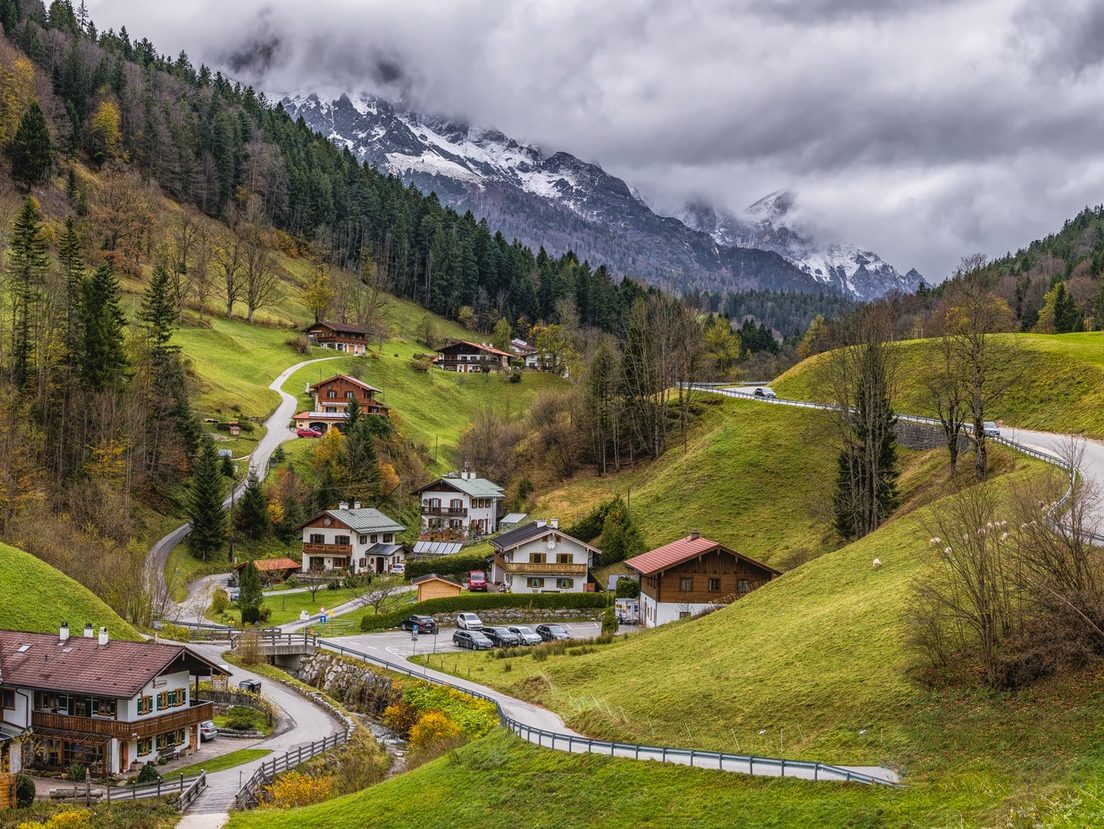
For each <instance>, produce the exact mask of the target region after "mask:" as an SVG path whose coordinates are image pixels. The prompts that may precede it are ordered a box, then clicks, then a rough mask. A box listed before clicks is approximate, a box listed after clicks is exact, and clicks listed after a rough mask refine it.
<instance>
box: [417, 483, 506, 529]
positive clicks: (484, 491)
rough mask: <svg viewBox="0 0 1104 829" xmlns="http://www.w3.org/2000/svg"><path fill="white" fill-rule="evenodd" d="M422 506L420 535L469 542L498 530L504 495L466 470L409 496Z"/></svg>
mask: <svg viewBox="0 0 1104 829" xmlns="http://www.w3.org/2000/svg"><path fill="white" fill-rule="evenodd" d="M411 494H412V495H414V497H416V498H418V499H419V500H420V501H421V502H422V533H423V534H429V535H451V536H454V537H459V538H471V537H478V536H484V535H490V534H491V533H494V532H497V530H498V516H499V512H500V510H501V507H502V501H503V499H504V498H505V493H504V492H503V491H502V487H500V486H499V485H498V484H496V483H495V482H494V481H488V480H487V479H486V478H480V477H478V476H477V475H476V474H475V473H474V472H471V471H469V470H467V469H465V470H463V471H462V472H459V473H455V472H453V473H449V474H448V475H444V476H442V477H440V478H438V479H437V480H435V481H431V482H430V483H428V484H426V485H425V486H422V487H419V488H418V489H416V490H414V492H412V493H411Z"/></svg>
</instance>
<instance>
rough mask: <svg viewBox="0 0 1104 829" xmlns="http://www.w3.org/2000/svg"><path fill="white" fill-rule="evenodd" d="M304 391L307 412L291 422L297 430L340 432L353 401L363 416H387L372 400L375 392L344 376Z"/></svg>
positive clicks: (382, 408) (363, 384) (332, 378)
mask: <svg viewBox="0 0 1104 829" xmlns="http://www.w3.org/2000/svg"><path fill="white" fill-rule="evenodd" d="M308 391H309V392H310V395H311V398H312V404H311V410H310V411H309V412H300V413H299V414H297V415H295V417H293V418H292V420H294V421H295V425H296V426H298V427H310V428H312V429H317V430H318V431H319V432H325V431H326V430H327V429H329V428H330V427H331V426H337V427H338V428H339V429H340V428H343V426H344V423H345V412H346V410H347V409H348V408H349V403H350V401H352V400H356V402H357V403H358V404H359V405H360V410H361V411H362V412H364V413H365V414H374V415H379V416H380V417H387V415H388V409H387V407H386V406H384V405H383V404H382V403H380V402H379V401H378V400H376V395H377V394H379V389H377V388H376V387H375V386H370V385H368V384H367V383H365V382H364V381H362V380H357V379H356V378H355V377H350V376H349V375H347V374H335V375H334V376H333V377H331V378H329V379H328V380H323V381H322V382H320V383H315V384H314V385H313V386H310V387H308Z"/></svg>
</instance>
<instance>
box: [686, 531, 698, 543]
mask: <svg viewBox="0 0 1104 829" xmlns="http://www.w3.org/2000/svg"><path fill="white" fill-rule="evenodd" d="M687 538H688V539H689V540H690V541H697V540H698V539H699V538H701V533H700V532H698V531H697V530H690V535H689V536H687Z"/></svg>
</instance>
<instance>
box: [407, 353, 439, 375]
mask: <svg viewBox="0 0 1104 829" xmlns="http://www.w3.org/2000/svg"><path fill="white" fill-rule="evenodd" d="M432 365H433V363H432V362H430V360H429V359H428V358H426V357H411V358H410V367H411V368H412V369H414V370H415V371H419V372H423V373H424V372H427V371H429V369H430V366H432Z"/></svg>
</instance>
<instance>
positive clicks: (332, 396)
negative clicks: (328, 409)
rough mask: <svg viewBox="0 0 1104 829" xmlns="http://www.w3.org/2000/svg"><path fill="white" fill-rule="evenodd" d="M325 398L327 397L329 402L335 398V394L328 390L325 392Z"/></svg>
mask: <svg viewBox="0 0 1104 829" xmlns="http://www.w3.org/2000/svg"><path fill="white" fill-rule="evenodd" d="M326 397H328V398H329V399H330V400H335V399H336V398H337V392H336V391H334V390H333V389H330V390H329V391H328V392H326Z"/></svg>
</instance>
